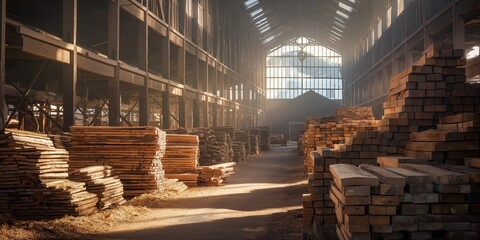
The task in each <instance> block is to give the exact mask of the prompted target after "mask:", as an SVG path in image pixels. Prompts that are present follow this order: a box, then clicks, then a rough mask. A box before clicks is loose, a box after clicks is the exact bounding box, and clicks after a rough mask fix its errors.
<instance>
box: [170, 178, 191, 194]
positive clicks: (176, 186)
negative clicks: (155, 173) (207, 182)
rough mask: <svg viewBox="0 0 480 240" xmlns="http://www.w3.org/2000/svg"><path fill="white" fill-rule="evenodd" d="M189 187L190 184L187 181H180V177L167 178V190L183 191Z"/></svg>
mask: <svg viewBox="0 0 480 240" xmlns="http://www.w3.org/2000/svg"><path fill="white" fill-rule="evenodd" d="M187 189H188V186H187V185H185V183H183V182H180V181H178V179H166V180H165V190H166V191H173V192H177V193H179V192H183V191H185V190H187Z"/></svg>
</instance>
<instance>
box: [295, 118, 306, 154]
mask: <svg viewBox="0 0 480 240" xmlns="http://www.w3.org/2000/svg"><path fill="white" fill-rule="evenodd" d="M305 131H306V127H305V125H303V126H301V127H300V129H298V140H297V150H298V156H303V155H304V149H303V144H304V142H305V139H304V138H305V136H304V135H305Z"/></svg>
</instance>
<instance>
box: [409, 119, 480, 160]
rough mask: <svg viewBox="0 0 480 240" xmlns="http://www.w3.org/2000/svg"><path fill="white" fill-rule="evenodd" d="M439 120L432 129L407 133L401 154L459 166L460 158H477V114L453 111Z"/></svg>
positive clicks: (479, 131)
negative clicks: (407, 138) (408, 137)
mask: <svg viewBox="0 0 480 240" xmlns="http://www.w3.org/2000/svg"><path fill="white" fill-rule="evenodd" d="M440 122H441V123H440V124H437V129H436V130H428V131H423V132H417V133H412V134H410V140H409V141H408V142H407V144H406V146H405V151H404V154H405V155H406V156H409V157H414V158H418V159H425V160H430V161H434V162H440V163H447V164H457V165H463V164H464V158H469V157H480V153H479V151H478V150H479V149H480V142H479V139H480V114H478V113H477V114H473V113H470V114H468V113H464V114H457V115H453V116H448V117H442V118H440Z"/></svg>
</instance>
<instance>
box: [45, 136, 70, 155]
mask: <svg viewBox="0 0 480 240" xmlns="http://www.w3.org/2000/svg"><path fill="white" fill-rule="evenodd" d="M48 137H49V138H50V139H51V140H52V142H53V145H54V146H55V147H56V148H61V149H65V150H67V151H70V148H71V147H72V144H71V142H72V136H71V135H70V134H68V133H66V134H62V135H48Z"/></svg>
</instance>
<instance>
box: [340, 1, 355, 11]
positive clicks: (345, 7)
mask: <svg viewBox="0 0 480 240" xmlns="http://www.w3.org/2000/svg"><path fill="white" fill-rule="evenodd" d="M338 6H339V7H341V8H342V9H344V10H346V11H348V12H352V11H353V8H352V7H350V6H348V5H347V4H345V3H342V2H338Z"/></svg>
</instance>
